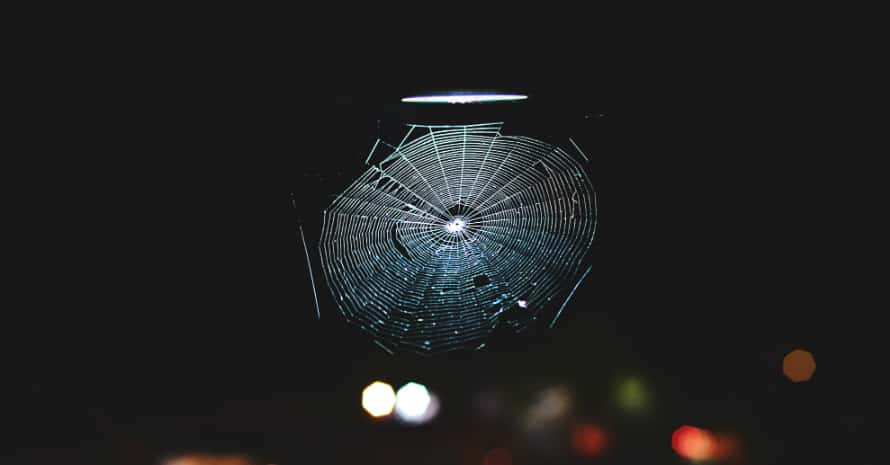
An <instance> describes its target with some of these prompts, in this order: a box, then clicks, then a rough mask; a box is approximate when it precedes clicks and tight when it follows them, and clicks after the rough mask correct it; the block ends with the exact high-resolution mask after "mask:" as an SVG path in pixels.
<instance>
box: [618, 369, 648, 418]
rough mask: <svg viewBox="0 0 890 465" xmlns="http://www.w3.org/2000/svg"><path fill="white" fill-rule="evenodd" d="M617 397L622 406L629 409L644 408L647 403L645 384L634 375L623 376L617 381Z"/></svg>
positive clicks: (637, 409)
mask: <svg viewBox="0 0 890 465" xmlns="http://www.w3.org/2000/svg"><path fill="white" fill-rule="evenodd" d="M617 398H618V404H619V405H620V406H621V407H622V408H624V409H626V410H631V411H641V410H644V409H645V408H646V406H647V405H648V403H649V395H648V393H647V390H646V386H645V385H644V384H643V381H642V380H640V378H638V377H635V376H630V377H627V378H624V379H622V380H621V381H620V382H619V383H618V389H617Z"/></svg>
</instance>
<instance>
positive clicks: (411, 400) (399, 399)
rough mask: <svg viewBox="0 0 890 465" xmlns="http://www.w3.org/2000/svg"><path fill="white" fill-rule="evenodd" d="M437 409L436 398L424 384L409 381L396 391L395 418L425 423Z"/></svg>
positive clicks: (406, 421)
mask: <svg viewBox="0 0 890 465" xmlns="http://www.w3.org/2000/svg"><path fill="white" fill-rule="evenodd" d="M438 411H439V401H438V398H437V397H436V396H434V395H432V394H431V393H430V392H429V390H428V389H427V387H426V386H424V385H423V384H420V383H415V382H410V383H407V384H405V385H404V386H402V387H401V388H399V391H398V392H397V393H396V418H398V419H399V420H401V421H403V422H405V423H412V424H420V423H426V422H428V421H430V420H432V419H433V417H434V416H435V415H436V413H438Z"/></svg>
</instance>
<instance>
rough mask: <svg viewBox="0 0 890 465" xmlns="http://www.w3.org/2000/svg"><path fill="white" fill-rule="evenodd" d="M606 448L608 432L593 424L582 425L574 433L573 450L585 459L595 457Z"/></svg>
mask: <svg viewBox="0 0 890 465" xmlns="http://www.w3.org/2000/svg"><path fill="white" fill-rule="evenodd" d="M605 447H606V432H605V430H603V428H602V427H600V426H599V425H596V424H593V423H582V424H580V425H577V426H575V429H574V430H573V431H572V448H574V449H575V452H577V453H578V454H580V455H583V456H585V457H595V456H597V455H599V454H600V453H602V451H603V449H604V448H605Z"/></svg>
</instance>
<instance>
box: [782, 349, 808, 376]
mask: <svg viewBox="0 0 890 465" xmlns="http://www.w3.org/2000/svg"><path fill="white" fill-rule="evenodd" d="M815 371H816V359H815V358H813V354H811V353H810V352H807V351H806V350H801V349H795V350H792V351H791V352H789V353H788V355H786V356H785V359H784V360H783V361H782V372H783V373H785V376H786V377H788V379H790V380H791V381H793V382H795V383H800V382H804V381H809V380H810V378H812V377H813V373H814V372H815Z"/></svg>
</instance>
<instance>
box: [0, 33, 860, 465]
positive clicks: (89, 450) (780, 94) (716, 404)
mask: <svg viewBox="0 0 890 465" xmlns="http://www.w3.org/2000/svg"><path fill="white" fill-rule="evenodd" d="M259 29H261V28H256V29H251V33H237V31H236V33H234V34H233V35H232V36H230V37H228V38H227V39H222V38H221V36H217V35H203V34H200V33H196V34H195V37H189V38H187V39H186V40H176V41H173V43H166V42H165V43H164V44H158V43H155V42H154V40H153V39H152V38H151V37H156V36H149V37H147V38H145V39H144V40H142V41H136V42H134V43H132V44H130V43H128V44H127V45H126V46H122V47H121V48H120V49H118V48H114V50H113V51H112V50H108V51H105V52H102V53H98V54H96V55H94V56H92V57H91V58H90V59H89V60H77V59H75V60H73V61H71V62H70V66H61V67H60V69H62V70H64V71H65V73H66V75H68V76H79V77H80V78H83V77H86V78H85V79H83V80H81V79H80V78H78V79H77V81H76V82H77V83H82V82H84V81H88V84H89V85H88V86H83V87H81V86H80V85H79V84H72V85H71V86H70V87H66V88H65V89H64V90H63V91H62V92H61V93H62V95H64V96H66V97H71V99H72V100H71V101H70V102H69V101H67V100H65V101H61V102H57V104H59V105H60V107H61V108H63V109H64V110H62V111H60V112H58V113H56V114H55V116H54V117H53V118H55V119H57V120H58V121H56V122H63V123H65V124H64V127H65V129H63V130H59V131H57V132H51V133H50V134H48V135H47V134H44V135H43V136H42V137H44V138H53V139H54V142H56V143H59V144H60V145H59V147H66V150H65V152H64V153H65V154H66V156H65V157H63V159H62V160H61V161H60V162H59V163H58V164H56V165H55V170H54V171H55V173H54V176H53V177H52V178H47V179H46V180H45V181H44V182H42V183H39V184H37V185H36V186H35V187H34V188H33V189H34V190H35V191H38V192H37V194H38V195H39V196H40V197H39V198H40V199H41V202H40V203H41V205H42V209H41V210H39V211H40V212H43V213H37V214H36V216H43V217H46V216H50V217H52V218H53V219H52V220H51V221H50V223H52V225H51V226H49V227H47V228H43V229H41V231H40V232H41V234H39V235H38V237H37V238H38V239H39V240H40V241H42V243H43V244H46V248H51V249H52V250H53V252H52V253H50V254H49V256H48V257H46V258H44V257H43V256H42V255H41V257H40V258H35V259H34V260H33V262H32V263H30V264H29V265H28V267H27V268H26V269H24V270H23V273H25V274H36V273H43V274H44V276H45V277H44V278H42V279H40V280H39V281H40V282H39V283H38V285H37V286H36V287H35V288H34V289H33V290H32V291H31V292H32V295H33V300H32V301H31V303H30V304H29V305H27V307H26V308H27V315H26V316H25V319H26V325H27V326H26V327H27V328H28V329H31V328H33V329H34V331H25V332H21V333H20V332H17V331H16V330H15V329H7V331H10V332H11V333H13V334H11V337H9V338H7V340H8V341H10V344H9V346H10V348H9V350H8V351H7V353H9V354H12V355H13V357H11V358H12V359H13V361H14V365H13V368H12V370H11V372H12V376H11V377H10V378H11V380H12V381H11V383H9V384H8V387H11V389H12V391H11V392H12V394H11V395H9V396H6V406H5V408H4V416H6V417H7V419H9V420H10V424H11V425H14V436H13V438H14V440H15V441H14V442H15V444H16V447H15V448H14V449H13V450H14V452H15V453H16V454H18V455H17V457H20V460H24V459H23V457H26V456H31V455H34V456H38V457H42V459H41V460H42V461H43V463H50V462H52V463H77V461H78V460H83V461H85V463H91V462H90V460H94V459H87V458H86V457H93V456H100V457H101V459H100V460H101V461H107V462H109V463H121V464H123V463H147V462H146V461H148V460H151V458H152V457H153V456H155V454H158V453H161V452H165V451H169V450H173V449H175V448H179V447H186V448H189V447H191V448H202V447H209V448H223V449H225V448H233V449H239V448H241V449H248V450H254V451H257V452H258V453H261V454H266V455H269V456H270V460H275V461H276V462H275V463H356V464H357V463H390V464H395V463H415V464H418V463H430V464H433V463H442V464H445V463H479V462H480V461H481V454H482V452H484V451H485V450H487V449H489V448H491V447H496V446H501V447H520V448H521V443H522V441H523V440H522V438H521V436H520V435H519V433H517V432H516V431H515V428H514V427H513V426H511V425H510V424H509V423H506V422H505V423H503V424H501V423H494V424H486V423H484V422H483V423H480V421H479V420H478V418H477V413H476V408H475V407H474V405H475V404H474V399H475V398H476V397H475V396H477V395H478V394H479V393H480V392H483V391H485V390H486V389H488V390H495V391H499V392H503V393H504V396H506V397H507V398H510V399H513V400H512V401H511V402H514V403H513V404H510V405H513V406H514V407H515V408H516V409H517V411H518V410H519V409H521V408H522V405H525V404H523V402H525V403H527V400H528V399H530V398H531V397H532V396H533V394H534V392H536V391H535V390H536V389H540V388H542V387H546V386H550V385H553V384H567V385H569V386H571V387H572V388H573V390H574V391H575V392H576V394H577V396H578V398H579V399H581V401H580V404H579V406H578V407H577V414H578V415H579V417H584V418H592V419H596V420H598V421H600V422H601V423H603V424H604V425H606V427H607V428H612V429H614V430H615V431H614V432H615V436H616V438H617V442H616V443H615V445H614V447H613V448H611V449H610V450H609V452H608V454H607V455H606V456H605V457H603V458H602V459H601V461H602V463H643V462H649V463H681V462H682V460H681V459H680V458H678V457H676V455H675V454H674V452H673V451H672V450H671V449H670V434H671V432H672V431H673V430H674V429H675V428H676V427H677V426H679V425H681V424H692V425H696V426H700V427H706V428H711V429H714V430H719V431H729V432H733V433H734V434H736V435H737V436H738V437H740V438H741V440H742V442H743V444H744V451H745V457H746V458H745V460H744V462H745V463H822V460H825V459H826V457H831V458H837V459H840V460H842V461H843V462H844V463H864V462H863V460H865V457H866V453H865V452H864V449H863V444H862V442H863V441H862V440H860V439H859V437H860V436H861V435H863V434H864V433H865V427H864V421H865V420H864V418H865V414H866V412H867V410H868V409H869V408H870V407H869V406H870V405H871V401H872V397H871V394H870V392H871V389H872V388H871V387H870V381H868V380H869V379H870V378H869V377H870V376H873V375H872V374H870V372H868V371H865V366H866V364H865V362H864V361H863V357H864V352H863V351H864V350H865V348H866V347H868V345H869V339H868V338H867V337H865V336H863V335H862V334H861V330H862V328H861V327H860V326H861V323H860V321H859V320H858V316H857V315H858V314H859V313H858V311H857V310H862V308H863V306H865V305H864V304H863V303H862V302H859V300H858V299H857V295H856V292H855V291H854V290H853V287H852V286H851V283H852V281H851V278H850V274H849V273H848V270H849V269H850V268H851V266H850V265H849V264H848V263H849V262H848V259H849V257H848V255H847V253H846V252H844V250H845V247H844V246H843V243H844V241H842V240H841V239H840V238H839V237H840V234H841V232H842V230H844V229H845V228H846V226H845V225H848V224H851V222H850V221H848V219H849V218H851V217H855V216H856V214H857V212H856V210H855V207H852V206H850V205H849V203H847V202H845V201H842V200H840V199H841V197H840V196H839V195H838V191H842V190H844V187H841V183H846V182H849V179H848V177H847V175H846V171H845V170H846V168H845V166H846V165H845V164H844V162H843V161H839V158H838V157H839V156H840V155H839V154H838V152H837V151H836V146H835V145H834V142H835V138H836V137H837V136H836V135H835V133H836V131H837V129H838V127H839V123H838V122H837V121H838V118H839V115H838V114H837V112H836V103H837V102H835V101H833V100H832V97H829V95H830V94H831V93H830V92H829V91H827V90H826V89H829V90H830V83H831V82H832V80H831V79H830V76H829V75H828V74H827V71H826V70H825V69H824V67H823V66H822V63H821V62H820V61H819V59H818V58H817V57H813V56H810V55H808V54H809V53H810V51H809V50H808V49H806V47H803V48H798V47H796V46H795V45H793V42H785V43H783V44H782V45H776V44H770V45H766V44H746V43H744V41H741V43H738V44H735V45H730V44H729V43H726V44H721V45H720V46H716V45H715V46H713V47H700V48H696V49H695V50H689V49H688V48H687V45H689V44H686V45H679V44H671V45H666V44H661V43H659V42H660V41H659V40H651V41H641V42H637V41H635V40H632V38H630V37H619V38H617V39H616V38H615V37H614V36H609V35H606V34H601V33H599V32H597V30H596V29H595V28H593V29H588V30H584V29H581V30H580V31H579V32H577V33H576V34H567V35H566V36H565V37H560V38H552V37H551V38H550V39H548V40H547V41H541V40H538V39H537V37H538V36H536V35H534V34H530V33H527V34H518V33H516V31H515V30H513V34H504V35H501V36H498V35H497V34H494V35H493V37H491V38H488V39H485V40H481V39H480V40H479V41H470V40H466V41H461V40H459V39H454V40H455V41H454V42H448V41H447V40H446V41H444V43H438V42H437V43H435V44H434V45H430V46H429V50H427V47H420V46H417V45H416V43H415V41H414V40H410V37H411V34H409V33H408V32H406V33H405V35H404V41H398V40H396V41H393V42H387V43H385V44H384V43H382V42H380V41H378V40H374V39H371V38H373V37H376V36H375V32H380V31H353V32H352V34H351V35H348V36H343V37H348V38H349V39H348V40H347V42H348V45H346V46H339V47H334V46H330V47H327V46H323V45H325V44H324V42H326V41H327V40H331V37H328V36H324V37H322V36H315V35H312V34H296V35H295V36H291V35H290V34H288V33H284V34H281V35H280V36H279V35H277V34H274V33H270V34H268V35H267V34H264V33H262V32H260V33H254V32H253V31H255V30H259ZM380 29H381V30H382V29H387V28H385V27H383V26H382V25H381V26H380ZM389 32H392V31H389ZM413 32H417V31H413ZM158 34H161V33H158ZM340 34H346V31H345V30H342V31H340V33H339V34H334V33H331V35H332V36H336V35H340ZM161 35H163V34H161ZM102 40H103V41H108V40H112V38H108V37H106V38H103V39H102ZM705 42H707V37H700V38H698V39H695V40H692V41H691V42H690V44H697V45H699V46H701V45H702V44H703V43H705ZM402 45H404V47H402ZM71 82H75V81H74V78H72V79H71ZM473 88H485V89H505V90H515V91H521V92H525V93H528V94H529V95H530V96H531V98H530V100H529V101H528V102H526V103H516V104H497V105H484V106H469V105H467V106H464V105H461V106H427V107H422V108H421V107H418V106H416V105H415V106H412V105H407V104H401V103H399V98H401V97H402V96H406V95H409V94H413V93H415V92H418V91H422V90H426V89H430V90H436V89H473ZM78 91H79V92H78ZM75 93H79V94H80V95H77V96H76V97H74V96H73V94H75ZM495 120H497V121H505V126H504V132H505V133H516V134H528V135H533V136H535V137H538V138H540V139H543V140H546V141H549V142H553V143H557V144H561V145H565V144H567V138H568V137H569V136H571V137H572V138H573V139H574V140H575V141H577V142H578V143H579V145H581V147H582V148H584V149H585V152H586V153H587V154H588V155H589V156H590V157H591V159H592V160H591V172H592V179H593V181H594V183H595V185H596V189H597V191H598V194H599V207H600V210H599V215H600V216H599V226H598V230H597V240H596V242H595V246H594V248H593V251H592V253H591V257H590V261H591V263H592V264H593V271H592V272H591V275H590V276H589V277H588V279H587V281H586V282H585V283H584V285H583V286H582V287H581V288H580V290H579V291H578V293H577V294H576V296H575V299H574V301H573V303H572V304H571V305H570V307H569V308H568V309H567V312H566V313H565V314H564V315H563V317H562V319H561V320H560V323H559V325H558V326H557V327H556V328H555V329H554V330H552V331H532V333H531V334H528V335H521V336H514V337H508V338H501V339H498V340H496V341H495V343H493V344H491V345H490V347H488V348H487V349H486V350H484V351H481V352H472V353H460V354H451V355H446V356H443V357H434V358H421V357H416V356H411V355H404V354H398V355H395V356H389V355H387V354H385V353H384V352H382V351H381V350H379V349H378V348H376V346H374V345H373V344H372V343H371V342H370V341H369V340H368V339H367V338H366V337H365V336H364V335H363V334H362V333H360V332H359V331H357V330H355V329H354V328H351V327H349V326H347V325H345V324H344V323H343V322H342V321H341V320H340V318H339V316H338V313H337V309H336V307H335V306H333V305H332V302H331V298H330V294H329V292H328V291H327V288H326V286H325V283H324V281H323V279H321V280H320V281H319V283H318V285H319V289H318V290H319V296H320V298H321V300H322V308H321V311H322V319H321V321H318V320H317V319H316V317H315V309H314V306H313V303H312V297H311V289H310V286H309V281H308V276H307V273H306V268H305V261H304V258H303V250H302V248H301V246H300V245H299V243H298V236H297V229H296V227H297V224H298V220H297V216H299V217H300V219H301V220H302V222H303V224H304V227H305V229H306V233H307V235H308V238H309V239H310V242H314V240H315V239H316V238H317V237H318V232H319V226H320V225H319V224H318V221H319V220H320V213H321V209H323V208H324V207H325V206H326V205H328V204H329V202H330V200H331V194H335V193H336V192H338V191H339V190H341V189H342V188H343V187H345V186H346V185H347V184H348V182H349V181H350V180H351V179H352V178H353V177H355V176H356V175H358V174H359V173H360V172H361V171H362V170H363V169H364V167H365V165H364V159H365V157H366V156H367V153H368V150H369V149H370V147H371V145H372V144H373V142H374V140H375V139H376V137H378V135H380V136H381V137H383V138H384V139H386V140H390V141H395V142H397V141H398V140H399V138H400V136H401V135H402V134H403V126H401V125H402V124H403V123H405V122H421V123H422V122H433V121H441V122H487V121H495ZM292 192H293V193H294V194H295V195H296V197H297V198H298V199H299V200H300V202H299V208H298V209H297V210H296V211H295V210H294V209H293V208H292V207H291V205H290V203H289V200H290V194H291V193H292ZM316 258H317V257H316ZM314 265H315V266H316V271H318V268H317V267H318V266H319V264H318V262H317V261H316V262H315V263H314ZM316 277H317V279H319V278H322V276H321V274H320V273H317V274H316ZM854 328H855V332H854V331H853V330H854ZM794 348H804V349H807V350H810V351H811V352H813V353H814V355H815V357H816V361H817V364H818V367H819V368H818V370H817V372H816V375H815V377H814V379H813V380H812V381H811V382H809V383H803V384H792V383H790V382H789V381H787V380H786V379H785V378H784V377H783V376H782V374H781V362H782V357H783V356H784V355H785V354H786V353H787V352H789V351H790V350H792V349H794ZM626 374H638V375H640V376H641V377H642V378H643V379H645V380H646V383H647V385H649V386H650V387H651V389H652V390H653V395H652V399H653V400H652V402H653V406H652V409H651V411H650V412H648V413H647V414H646V415H645V416H644V417H643V418H632V419H627V418H623V417H621V416H620V415H619V414H617V413H615V412H612V411H610V410H609V408H608V407H607V405H608V403H607V398H608V396H609V392H610V386H611V385H612V383H614V380H615V379H617V377H620V376H622V375H626ZM378 378H379V379H386V380H388V381H390V382H392V383H393V384H397V385H398V384H401V383H403V382H405V381H408V380H411V379H417V380H420V381H423V382H424V383H426V384H428V385H429V386H431V387H432V388H434V389H435V390H436V392H438V393H439V395H440V397H441V398H442V399H443V403H444V409H443V412H442V414H441V416H440V417H439V418H438V419H437V420H436V421H435V422H434V423H432V424H431V425H429V426H427V427H422V428H417V429H410V428H402V427H398V426H395V425H392V424H379V423H375V422H372V421H371V420H369V419H368V418H366V416H365V414H364V413H363V412H362V411H361V410H360V408H359V404H358V398H359V394H360V391H361V389H362V388H363V387H364V386H365V385H366V384H367V383H368V382H370V381H372V380H374V379H378ZM538 460H542V462H539V461H538ZM555 460H557V461H565V462H566V463H574V462H572V461H577V460H579V459H577V458H572V457H571V456H565V457H562V458H559V459H555ZM514 461H515V463H544V462H543V459H540V458H536V457H535V456H534V455H533V454H530V455H528V456H524V457H523V456H518V455H514ZM92 463H96V462H95V461H93V462H92ZM560 463H562V462H560Z"/></svg>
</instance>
